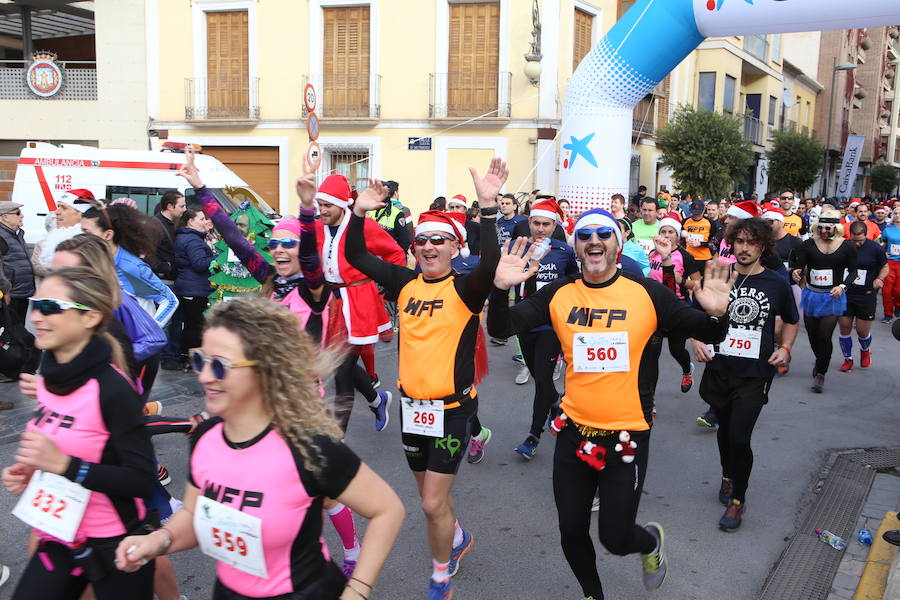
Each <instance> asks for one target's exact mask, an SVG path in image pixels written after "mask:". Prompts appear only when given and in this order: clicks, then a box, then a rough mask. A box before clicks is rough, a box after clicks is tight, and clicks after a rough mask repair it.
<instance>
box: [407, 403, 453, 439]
mask: <svg viewBox="0 0 900 600" xmlns="http://www.w3.org/2000/svg"><path fill="white" fill-rule="evenodd" d="M400 408H401V410H402V411H403V433H413V434H416V435H426V436H428V437H434V438H442V437H444V402H443V400H412V399H410V398H403V399H402V400H401V402H400Z"/></svg>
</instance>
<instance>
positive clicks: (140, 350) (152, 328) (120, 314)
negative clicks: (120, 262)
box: [114, 290, 166, 363]
mask: <svg viewBox="0 0 900 600" xmlns="http://www.w3.org/2000/svg"><path fill="white" fill-rule="evenodd" d="M114 312H115V315H116V318H117V319H118V320H119V322H121V323H122V326H123V327H124V328H125V331H127V332H128V337H130V338H131V344H132V347H133V350H134V358H135V360H136V361H137V362H139V363H140V362H144V361H145V360H147V359H148V358H150V357H151V356H155V355H156V354H158V353H159V352H160V351H161V350H162V349H163V347H165V345H166V333H165V332H164V331H163V330H162V328H161V327H160V326H159V324H157V322H156V321H154V320H153V317H151V316H150V315H149V314H147V311H145V310H144V309H143V307H141V305H140V303H139V302H138V299H137V298H136V297H135V296H132V295H131V294H129V293H128V292H126V291H125V290H122V304H120V305H119V308H117V309H116V310H115V311H114Z"/></svg>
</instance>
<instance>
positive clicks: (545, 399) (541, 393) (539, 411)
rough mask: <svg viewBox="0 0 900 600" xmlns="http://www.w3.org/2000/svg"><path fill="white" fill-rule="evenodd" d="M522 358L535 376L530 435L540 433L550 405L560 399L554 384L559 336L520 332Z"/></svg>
mask: <svg viewBox="0 0 900 600" xmlns="http://www.w3.org/2000/svg"><path fill="white" fill-rule="evenodd" d="M519 343H520V345H521V346H522V358H524V359H525V364H526V365H528V370H529V371H531V376H532V377H534V403H533V405H532V410H531V435H533V436H534V437H536V438H540V437H541V432H542V431H543V430H544V423H545V422H546V421H547V415H548V414H550V407H551V406H553V405H554V404H555V403H556V401H557V400H558V399H559V393H557V391H556V386H555V385H553V368H554V367H555V366H556V359H557V358H558V357H559V339H558V338H557V337H556V333H555V332H554V331H552V330H549V331H530V332H528V333H520V334H519Z"/></svg>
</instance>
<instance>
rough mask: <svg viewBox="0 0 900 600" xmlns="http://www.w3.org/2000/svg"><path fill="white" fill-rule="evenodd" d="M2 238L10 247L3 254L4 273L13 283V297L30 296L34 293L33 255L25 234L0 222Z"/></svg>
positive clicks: (11, 295)
mask: <svg viewBox="0 0 900 600" xmlns="http://www.w3.org/2000/svg"><path fill="white" fill-rule="evenodd" d="M0 238H2V239H3V241H4V242H6V245H7V247H8V249H7V251H6V254H4V255H3V274H4V275H5V276H6V278H7V279H9V281H10V283H12V291H11V292H10V293H9V295H10V297H12V298H28V297H30V296H33V295H34V271H33V270H32V268H31V257H29V256H28V248H27V246H26V245H25V234H24V232H23V231H22V230H21V229H20V230H19V231H13V230H12V229H10V228H9V227H7V226H6V225H4V224H2V223H0Z"/></svg>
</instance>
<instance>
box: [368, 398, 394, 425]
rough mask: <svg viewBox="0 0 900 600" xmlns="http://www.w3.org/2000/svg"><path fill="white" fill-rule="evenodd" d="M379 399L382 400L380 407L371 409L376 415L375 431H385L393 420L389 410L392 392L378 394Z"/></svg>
mask: <svg viewBox="0 0 900 600" xmlns="http://www.w3.org/2000/svg"><path fill="white" fill-rule="evenodd" d="M378 397H379V398H381V402H380V403H379V404H378V406H374V407H371V408H372V412H373V413H375V431H384V430H385V428H386V427H387V426H388V422H389V421H390V420H391V413H390V411H389V410H388V409H390V408H391V399H392V395H391V393H390V392H378Z"/></svg>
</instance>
